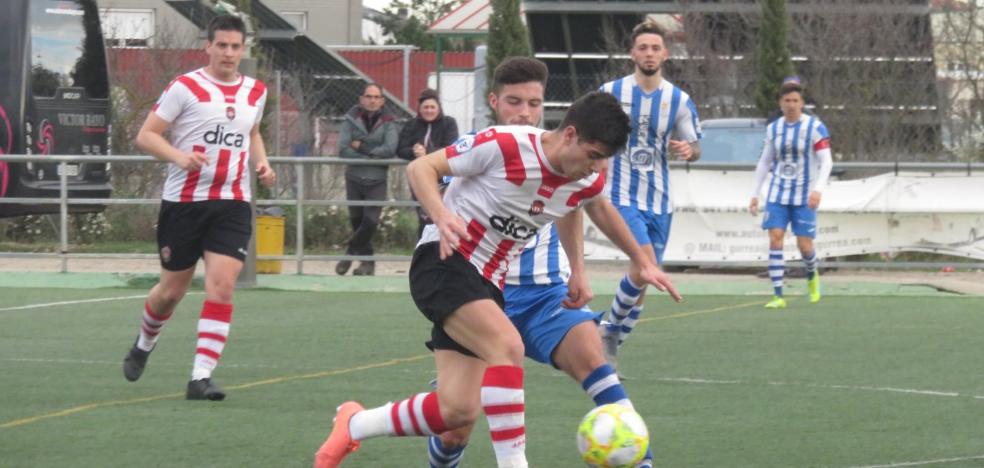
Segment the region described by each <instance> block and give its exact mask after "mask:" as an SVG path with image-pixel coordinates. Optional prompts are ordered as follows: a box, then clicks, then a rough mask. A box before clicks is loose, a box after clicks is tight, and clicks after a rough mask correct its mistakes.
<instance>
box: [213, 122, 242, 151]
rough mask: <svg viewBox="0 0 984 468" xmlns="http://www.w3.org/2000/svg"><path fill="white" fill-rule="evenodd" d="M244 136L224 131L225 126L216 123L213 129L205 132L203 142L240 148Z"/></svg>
mask: <svg viewBox="0 0 984 468" xmlns="http://www.w3.org/2000/svg"><path fill="white" fill-rule="evenodd" d="M245 140H246V138H245V137H244V136H242V135H240V134H239V133H235V132H229V133H226V132H225V127H223V126H221V125H216V126H215V130H209V131H207V132H205V143H208V144H210V145H220V144H221V145H226V146H232V147H234V148H242V147H243V143H244V142H245Z"/></svg>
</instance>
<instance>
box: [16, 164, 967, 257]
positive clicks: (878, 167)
mask: <svg viewBox="0 0 984 468" xmlns="http://www.w3.org/2000/svg"><path fill="white" fill-rule="evenodd" d="M0 159H2V160H3V161H4V162H13V163H17V162H45V163H58V165H59V170H58V174H59V187H60V192H59V197H58V198H0V204H48V205H50V204H54V203H57V204H58V206H59V212H58V217H59V223H58V224H59V233H58V234H59V236H58V238H59V248H58V252H55V253H41V252H0V258H58V259H60V260H61V271H62V272H63V273H65V272H68V260H69V259H156V258H157V255H156V254H135V253H126V254H114V253H72V252H69V243H68V214H69V213H68V211H69V206H71V205H157V204H160V202H161V200H160V199H159V198H70V197H69V196H68V192H69V189H70V188H69V184H68V178H69V177H70V176H69V175H68V174H69V171H68V170H67V165H68V164H74V163H102V162H112V163H130V162H132V163H156V164H160V163H161V162H160V161H159V160H157V159H155V158H153V157H151V156H130V155H128V156H64V155H61V156H59V155H45V156H25V155H4V156H3V157H2V158H0ZM269 162H270V163H271V164H290V165H292V166H293V167H294V174H295V182H296V188H295V191H294V197H293V198H277V199H261V200H257V199H255V198H254V199H253V203H255V205H256V206H260V207H263V206H293V207H294V208H295V209H296V213H297V215H296V216H295V219H296V224H295V226H294V229H295V234H296V236H295V238H296V245H295V252H294V253H293V254H292V255H263V256H257V257H255V258H256V259H258V260H293V261H295V262H296V265H297V274H303V273H304V262H311V261H338V260H359V261H364V260H371V261H409V260H410V258H411V257H410V256H408V255H372V256H360V255H309V254H305V251H304V220H305V216H304V210H305V207H312V206H382V207H399V208H406V207H416V206H419V204H418V203H417V202H416V201H413V200H373V201H352V200H346V199H327V200H312V199H307V198H306V197H305V187H304V181H305V180H306V179H305V173H306V171H307V170H308V169H307V168H308V167H309V166H311V165H374V166H401V165H406V164H407V161H405V160H403V159H376V160H360V159H341V158H337V157H310V156H308V157H282V156H276V157H270V158H269ZM670 165H671V167H674V168H686V169H688V170H690V169H699V170H724V171H728V170H752V169H754V165H752V164H739V163H713V162H699V163H696V164H690V163H686V162H679V161H674V162H671V164H670ZM834 168H835V169H838V170H852V169H854V170H868V171H882V172H885V173H888V172H895V173H898V172H899V171H921V172H929V173H931V174H935V173H938V172H965V173H966V174H967V175H971V174H973V173H975V172H976V173H982V172H984V163H919V162H898V163H895V162H870V163H858V162H855V163H837V164H835V166H834ZM253 193H254V194H255V193H256V192H255V191H254V192H253ZM253 232H254V235H255V233H256V229H255V226H254V229H253ZM254 250H255V249H254ZM597 262H602V263H605V262H609V261H608V260H599V261H597ZM667 265H668V266H681V265H689V266H723V265H721V264H718V263H714V262H667ZM751 266H752V265H751V264H748V265H746V264H734V265H728V266H727V268H743V267H751ZM824 266H825V267H835V268H885V269H900V268H902V269H907V268H941V267H944V266H946V267H954V268H957V269H984V263H969V262H968V263H938V262H891V263H889V262H886V263H880V262H844V261H827V262H824Z"/></svg>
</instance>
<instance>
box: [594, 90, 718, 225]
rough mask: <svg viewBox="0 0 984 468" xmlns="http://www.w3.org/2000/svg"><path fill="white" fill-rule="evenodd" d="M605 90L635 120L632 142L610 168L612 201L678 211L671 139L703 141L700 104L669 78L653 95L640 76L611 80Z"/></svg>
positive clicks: (660, 211)
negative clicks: (674, 198)
mask: <svg viewBox="0 0 984 468" xmlns="http://www.w3.org/2000/svg"><path fill="white" fill-rule="evenodd" d="M600 91H603V92H606V93H610V94H613V95H615V97H616V98H618V100H619V102H621V103H622V110H624V111H625V113H626V114H628V115H629V117H630V118H631V121H632V133H631V134H630V135H629V142H628V144H627V145H626V147H625V148H624V149H623V150H622V151H620V152H618V153H617V154H616V155H615V157H614V158H613V159H612V161H611V164H610V166H611V169H610V170H609V171H608V174H609V177H608V183H607V185H606V190H607V191H608V192H609V194H610V197H609V198H611V200H612V203H613V204H615V205H616V206H619V205H620V206H631V207H635V208H637V209H639V210H643V211H647V212H650V213H654V214H663V213H671V212H673V203H672V201H671V200H670V167H669V164H668V161H667V156H668V154H667V153H668V148H669V140H670V137H672V138H673V139H675V140H682V141H687V142H694V141H697V140H698V139H700V122H699V119H698V117H697V107H696V106H695V105H694V102H693V101H692V100H690V96H689V95H688V94H687V93H685V92H684V91H683V90H681V89H680V88H677V87H676V86H674V85H673V84H672V83H670V82H669V81H666V80H663V81H662V82H661V83H660V85H659V88H658V89H656V90H655V91H653V92H652V93H650V94H646V93H643V91H642V89H641V88H640V87H639V86H638V85H637V84H636V80H635V76H634V75H628V76H626V77H624V78H620V79H618V80H615V81H611V82H608V83H605V84H604V85H602V86H601V89H600Z"/></svg>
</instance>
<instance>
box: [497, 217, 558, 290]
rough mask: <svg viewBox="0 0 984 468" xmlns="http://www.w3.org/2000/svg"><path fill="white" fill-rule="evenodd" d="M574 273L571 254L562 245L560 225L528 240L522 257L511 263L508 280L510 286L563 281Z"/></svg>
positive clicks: (544, 230) (541, 230)
mask: <svg viewBox="0 0 984 468" xmlns="http://www.w3.org/2000/svg"><path fill="white" fill-rule="evenodd" d="M570 277H571V265H570V263H569V262H568V261H567V254H566V253H564V248H563V247H561V245H560V237H558V236H557V226H556V225H555V224H554V223H550V226H549V227H544V228H543V229H540V232H539V233H538V234H537V235H536V236H535V237H534V238H532V239H530V241H529V243H527V244H526V247H524V248H523V253H521V254H520V255H519V259H518V260H514V261H513V262H512V263H510V264H509V272H508V273H506V284H507V285H510V286H530V285H534V284H547V285H550V284H561V283H566V282H567V280H568V279H569V278H570Z"/></svg>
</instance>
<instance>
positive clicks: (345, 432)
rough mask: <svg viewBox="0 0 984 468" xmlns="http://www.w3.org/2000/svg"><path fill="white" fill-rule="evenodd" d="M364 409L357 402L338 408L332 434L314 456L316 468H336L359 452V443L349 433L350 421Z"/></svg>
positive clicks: (346, 403)
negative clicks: (343, 460) (353, 453)
mask: <svg viewBox="0 0 984 468" xmlns="http://www.w3.org/2000/svg"><path fill="white" fill-rule="evenodd" d="M363 409H365V408H363V407H362V405H360V404H359V403H358V402H355V401H346V402H345V403H342V405H341V406H339V407H338V408H337V413H336V414H335V425H334V426H333V427H332V429H331V434H330V435H328V439H327V440H325V443H324V444H322V445H321V448H319V449H318V453H316V454H315V455H314V468H336V467H337V466H339V465H341V463H342V459H344V458H345V457H346V456H348V454H350V453H352V452H355V451H356V450H359V441H357V440H352V433H351V432H349V421H351V420H352V416H354V415H355V413H358V412H359V411H362V410H363Z"/></svg>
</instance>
